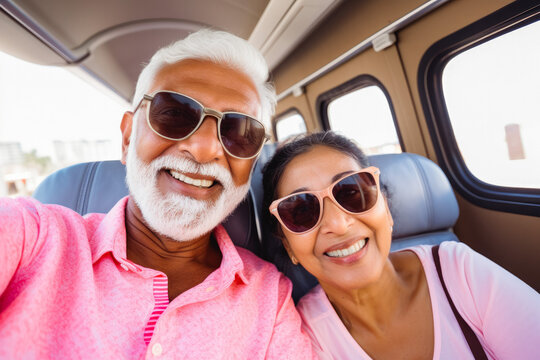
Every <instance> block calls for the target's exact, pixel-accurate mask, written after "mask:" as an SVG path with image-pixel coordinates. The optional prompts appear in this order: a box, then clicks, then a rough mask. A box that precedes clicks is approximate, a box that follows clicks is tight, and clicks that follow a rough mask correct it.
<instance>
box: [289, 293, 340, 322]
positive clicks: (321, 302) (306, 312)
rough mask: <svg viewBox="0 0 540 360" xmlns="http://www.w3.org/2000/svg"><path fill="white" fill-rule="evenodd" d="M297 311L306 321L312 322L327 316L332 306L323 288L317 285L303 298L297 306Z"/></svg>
mask: <svg viewBox="0 0 540 360" xmlns="http://www.w3.org/2000/svg"><path fill="white" fill-rule="evenodd" d="M296 309H297V310H298V312H299V313H300V315H302V318H304V321H310V320H313V319H317V318H320V316H322V315H324V314H327V312H328V311H329V310H330V309H331V306H330V305H329V301H328V298H327V297H326V294H325V293H324V290H323V288H322V287H321V285H317V286H315V287H314V288H313V289H311V290H310V291H309V292H308V293H307V294H305V295H304V296H302V298H301V299H300V301H298V304H297V305H296Z"/></svg>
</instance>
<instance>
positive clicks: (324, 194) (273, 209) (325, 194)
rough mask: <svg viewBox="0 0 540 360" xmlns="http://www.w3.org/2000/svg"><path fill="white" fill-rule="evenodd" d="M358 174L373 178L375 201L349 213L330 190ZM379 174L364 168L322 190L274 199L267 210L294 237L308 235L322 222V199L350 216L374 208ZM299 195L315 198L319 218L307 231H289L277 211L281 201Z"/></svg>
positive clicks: (371, 167)
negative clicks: (317, 202) (364, 208)
mask: <svg viewBox="0 0 540 360" xmlns="http://www.w3.org/2000/svg"><path fill="white" fill-rule="evenodd" d="M360 173H369V174H371V175H372V176H373V179H374V180H375V185H376V186H377V199H376V200H375V204H373V206H372V207H370V208H369V209H367V210H364V211H361V212H353V211H349V210H347V209H345V208H344V207H343V206H342V205H341V204H340V203H339V202H338V201H337V200H336V198H335V197H334V194H332V190H333V189H334V186H336V184H338V183H339V182H340V181H342V180H343V179H346V178H348V177H349V176H353V175H356V174H360ZM380 174H381V171H380V170H379V169H378V168H376V167H375V166H369V167H367V168H364V169H362V170H359V171H355V172H352V173H349V174H347V175H344V176H343V177H341V178H339V179H338V180H336V181H334V182H333V183H332V184H330V185H329V186H327V187H326V188H324V189H322V190H316V191H301V192H297V193H293V194H289V195H287V196H284V197H282V198H279V199H276V200H274V201H273V202H272V204H270V207H269V208H268V209H269V211H270V213H271V214H272V215H274V216H275V217H276V218H277V219H278V221H279V223H280V224H281V226H283V227H284V228H285V229H287V230H288V231H290V232H292V233H294V234H296V235H303V234H306V233H308V232H310V231H313V230H314V229H316V228H317V227H318V226H319V224H320V223H321V220H322V217H323V212H324V198H329V199H330V200H331V201H332V202H333V203H334V204H336V205H337V206H338V207H339V208H340V209H341V210H343V211H344V212H346V213H347V214H351V215H359V214H363V213H367V212H368V211H370V210H371V209H373V208H374V207H375V205H376V204H377V201H379V197H380V194H381V187H380V183H379V176H380ZM301 194H310V195H313V196H315V197H316V198H317V200H319V218H318V220H317V223H316V224H315V225H313V226H312V227H311V228H309V229H307V230H305V231H300V232H296V231H292V230H291V229H289V227H288V226H287V225H286V224H285V223H284V222H283V220H281V216H280V215H279V211H278V206H279V204H280V203H281V202H282V201H284V200H287V199H288V198H290V197H293V196H298V195H301Z"/></svg>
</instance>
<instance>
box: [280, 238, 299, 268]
mask: <svg viewBox="0 0 540 360" xmlns="http://www.w3.org/2000/svg"><path fill="white" fill-rule="evenodd" d="M281 242H282V243H283V246H284V247H285V250H287V254H288V255H289V258H290V259H291V261H292V263H293V264H294V265H298V259H297V258H296V257H295V256H294V253H293V251H292V249H291V246H290V245H289V241H288V240H287V238H286V237H285V236H283V235H281Z"/></svg>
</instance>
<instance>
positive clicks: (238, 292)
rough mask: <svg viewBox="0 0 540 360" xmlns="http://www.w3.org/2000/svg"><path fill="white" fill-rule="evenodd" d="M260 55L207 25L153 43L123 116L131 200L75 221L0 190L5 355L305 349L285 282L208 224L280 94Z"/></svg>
mask: <svg viewBox="0 0 540 360" xmlns="http://www.w3.org/2000/svg"><path fill="white" fill-rule="evenodd" d="M267 72H268V70H267V68H266V65H265V63H264V60H263V58H262V56H261V55H260V54H259V53H258V52H257V51H256V50H255V49H254V48H252V47H251V46H250V45H249V44H248V43H247V42H245V41H244V40H241V39H239V38H237V37H235V36H233V35H230V34H227V33H223V32H214V31H210V30H203V31H200V32H197V33H194V34H192V35H190V36H189V37H187V38H186V39H184V40H181V41H179V42H177V43H175V44H172V45H171V46H169V47H167V48H164V49H161V50H159V51H158V52H157V53H156V54H155V55H154V56H153V58H152V59H151V61H150V63H149V64H148V65H147V66H146V68H145V69H144V70H143V72H142V73H141V75H140V77H139V81H138V83H137V89H136V93H135V98H134V111H133V112H127V113H125V114H124V117H123V119H122V124H121V129H122V139H123V144H122V147H123V152H122V161H123V162H125V163H126V165H127V183H128V186H129V189H130V196H128V197H126V198H124V199H122V200H121V201H119V202H118V203H117V204H116V206H115V207H114V208H113V209H112V210H111V211H110V212H109V213H108V214H106V215H105V214H90V215H87V216H85V217H81V216H79V215H78V214H76V213H74V212H73V211H71V210H68V209H66V208H62V207H59V206H54V205H43V204H40V203H39V202H37V201H35V200H31V199H15V200H13V199H2V200H0V266H1V272H0V358H2V359H4V358H6V359H7V358H9V359H15V358H25V359H28V358H36V359H37V358H39V359H44V358H70V359H78V358H93V359H94V358H97V359H109V358H111V359H112V358H114V359H119V358H120V359H138V358H145V357H146V358H181V359H218V358H220V359H221V358H223V359H262V358H276V359H285V358H294V359H297V358H308V357H311V356H312V355H311V345H310V343H309V340H308V339H307V337H306V336H305V335H304V334H303V333H302V332H301V330H300V318H299V316H298V314H297V313H296V310H295V309H294V305H293V303H292V301H291V298H290V293H291V284H290V282H289V281H288V280H287V279H286V278H284V277H283V276H282V275H281V274H279V273H278V272H277V270H276V269H275V267H274V266H272V265H270V264H268V263H265V262H264V261H262V260H260V259H258V258H257V257H256V256H254V255H253V254H251V253H250V252H248V251H247V250H244V249H240V248H236V247H235V246H234V245H233V244H232V242H231V240H230V239H229V237H228V235H227V233H226V231H225V229H224V228H223V227H222V226H221V225H219V223H220V222H221V221H222V220H223V219H224V218H225V217H226V216H227V215H228V214H229V213H230V212H231V211H232V210H233V209H234V208H235V207H236V205H237V204H238V203H239V202H240V201H241V200H242V199H243V197H244V196H245V194H246V192H247V191H248V188H249V178H250V172H251V169H252V167H253V164H254V162H255V159H256V157H257V155H258V153H259V152H260V149H261V148H262V146H263V144H264V141H265V135H266V133H265V130H264V126H263V125H262V122H261V120H260V119H262V118H265V117H266V118H268V117H269V116H270V115H271V113H272V111H273V106H274V102H275V100H274V99H275V98H274V93H273V91H272V90H271V87H269V86H268V84H266V78H267V75H268V74H267Z"/></svg>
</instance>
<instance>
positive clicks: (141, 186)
mask: <svg viewBox="0 0 540 360" xmlns="http://www.w3.org/2000/svg"><path fill="white" fill-rule="evenodd" d="M133 140H134V139H132V141H131V144H134V141H133ZM131 144H130V146H129V148H128V154H127V159H126V170H127V176H126V180H127V185H128V187H129V191H130V193H131V196H132V197H133V199H134V200H135V203H136V204H137V206H138V207H139V209H140V210H141V212H142V215H143V218H144V220H145V221H146V223H147V225H148V226H149V227H150V228H151V229H152V230H154V231H156V232H157V233H159V234H161V235H165V236H167V237H169V238H171V239H173V240H176V241H188V240H193V239H195V238H197V237H199V236H201V235H204V234H206V233H208V232H210V231H211V230H212V229H213V228H214V227H216V226H217V225H218V224H219V223H221V222H222V221H223V220H224V219H225V218H226V217H227V216H228V215H229V214H230V213H231V212H232V211H233V210H234V209H235V208H236V206H237V205H238V204H239V203H240V202H241V201H242V200H243V199H244V197H245V196H246V194H247V192H248V190H249V181H248V182H247V183H246V184H244V185H240V186H236V185H235V184H234V182H233V180H232V177H231V174H230V173H229V171H227V170H226V169H224V168H223V167H222V166H219V165H217V164H199V163H197V162H195V161H193V160H190V159H187V158H178V157H175V156H171V155H167V156H162V157H159V158H157V159H155V160H153V161H152V162H150V164H145V163H144V162H143V161H142V160H141V159H140V158H139V156H138V155H137V151H136V150H135V147H134V146H132V145H131ZM164 168H167V169H174V170H176V171H179V172H182V173H192V174H200V175H206V176H212V177H214V178H215V179H216V180H217V181H219V182H220V183H221V185H222V186H223V191H222V192H221V194H220V195H219V197H218V199H216V200H215V201H206V200H196V199H193V198H191V197H189V196H185V195H182V194H178V193H167V194H162V193H161V192H160V191H159V190H158V188H157V175H158V173H159V171H160V170H162V169H164Z"/></svg>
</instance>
